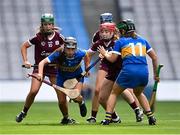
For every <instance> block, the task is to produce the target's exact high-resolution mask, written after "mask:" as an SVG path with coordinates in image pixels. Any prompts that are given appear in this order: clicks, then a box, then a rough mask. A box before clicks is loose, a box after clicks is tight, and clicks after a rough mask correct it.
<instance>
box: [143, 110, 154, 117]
mask: <svg viewBox="0 0 180 135" xmlns="http://www.w3.org/2000/svg"><path fill="white" fill-rule="evenodd" d="M145 114H146V116H147V117H148V118H149V117H152V116H153V113H152V112H151V111H147V112H145Z"/></svg>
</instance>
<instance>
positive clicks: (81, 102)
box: [73, 78, 87, 117]
mask: <svg viewBox="0 0 180 135" xmlns="http://www.w3.org/2000/svg"><path fill="white" fill-rule="evenodd" d="M83 82H84V78H83V79H81V81H80V82H78V84H77V85H76V86H75V88H76V89H78V90H79V92H80V93H81V90H82V87H83ZM73 101H74V102H77V103H78V104H79V109H80V114H81V116H82V117H85V116H86V114H87V108H86V104H85V101H84V99H83V96H82V95H80V96H78V97H77V98H76V99H74V100H73Z"/></svg>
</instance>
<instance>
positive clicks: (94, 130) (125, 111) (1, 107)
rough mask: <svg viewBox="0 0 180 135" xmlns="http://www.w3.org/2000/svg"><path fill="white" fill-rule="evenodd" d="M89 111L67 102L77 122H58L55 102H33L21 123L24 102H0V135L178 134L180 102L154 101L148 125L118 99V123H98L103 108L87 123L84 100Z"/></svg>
mask: <svg viewBox="0 0 180 135" xmlns="http://www.w3.org/2000/svg"><path fill="white" fill-rule="evenodd" d="M86 104H87V108H88V114H87V116H86V117H85V118H82V117H80V114H79V107H78V105H77V104H76V103H69V112H70V116H71V117H72V118H74V119H75V120H76V121H78V122H79V123H77V124H75V125H61V124H59V122H60V120H61V118H62V115H61V113H60V112H59V110H58V106H57V103H55V102H35V103H34V104H33V106H32V107H31V109H30V110H29V112H28V115H27V117H26V118H25V119H24V120H23V122H22V123H16V122H15V116H16V115H17V114H18V113H19V112H20V111H21V109H22V107H23V103H19V102H8V103H5V102H0V134H180V102H158V103H156V112H155V116H156V118H157V125H155V126H149V125H148V122H147V118H146V116H144V120H143V122H141V123H137V122H135V115H134V113H133V111H132V110H131V108H130V107H129V105H128V104H127V103H125V102H124V101H122V100H119V101H118V103H117V105H116V110H117V112H118V114H119V115H120V117H121V119H122V123H121V124H111V125H108V126H103V125H100V124H99V123H100V121H101V120H102V119H103V118H104V116H105V113H104V110H103V109H102V108H101V107H100V110H99V112H98V115H97V121H98V123H96V124H88V123H87V122H86V118H88V117H89V115H90V109H91V102H90V101H87V102H86Z"/></svg>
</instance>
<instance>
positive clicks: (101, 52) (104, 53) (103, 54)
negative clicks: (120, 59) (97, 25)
mask: <svg viewBox="0 0 180 135" xmlns="http://www.w3.org/2000/svg"><path fill="white" fill-rule="evenodd" d="M97 49H98V50H97V51H98V52H99V53H100V54H101V55H102V56H105V55H106V53H107V51H106V50H105V49H104V47H103V46H99V47H98V48H97Z"/></svg>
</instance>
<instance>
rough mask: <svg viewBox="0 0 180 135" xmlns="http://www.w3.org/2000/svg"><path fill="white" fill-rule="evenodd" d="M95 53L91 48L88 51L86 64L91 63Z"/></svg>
mask: <svg viewBox="0 0 180 135" xmlns="http://www.w3.org/2000/svg"><path fill="white" fill-rule="evenodd" d="M94 54H95V52H94V51H92V50H91V49H89V50H87V52H86V56H85V58H84V59H85V61H86V62H85V66H86V67H88V66H89V65H90V63H91V59H92V56H93V55H94Z"/></svg>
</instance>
